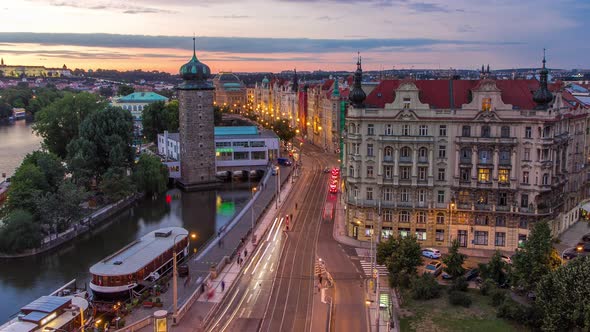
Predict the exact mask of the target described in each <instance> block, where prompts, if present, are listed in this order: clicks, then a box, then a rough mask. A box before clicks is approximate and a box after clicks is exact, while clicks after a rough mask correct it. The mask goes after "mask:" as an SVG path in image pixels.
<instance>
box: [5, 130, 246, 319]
mask: <svg viewBox="0 0 590 332" xmlns="http://www.w3.org/2000/svg"><path fill="white" fill-rule="evenodd" d="M27 133H28V136H27ZM16 146H19V148H17V147H16ZM38 147H39V139H38V138H37V137H34V136H33V135H32V134H31V131H30V128H29V127H28V126H26V125H25V124H24V123H22V124H21V123H17V124H16V125H14V126H6V127H0V167H2V168H1V169H2V172H5V171H4V169H6V172H7V173H8V174H12V172H13V171H14V169H15V168H16V167H17V166H18V165H19V164H20V162H21V161H22V157H23V156H24V155H26V154H27V153H28V152H30V151H32V150H35V149H36V148H38ZM246 188H249V187H246ZM167 195H170V196H171V197H172V200H171V202H170V204H168V203H166V195H160V196H159V197H158V198H157V199H156V200H152V199H151V198H146V199H142V200H140V201H139V202H137V204H135V205H134V206H133V207H131V208H129V209H127V210H125V211H123V212H122V213H120V214H119V215H117V216H115V217H114V218H113V219H112V221H111V222H108V223H106V224H105V225H104V226H102V227H101V228H98V229H95V230H94V231H93V232H91V233H87V234H86V235H84V236H82V237H80V238H77V239H75V240H73V241H71V242H69V243H67V244H64V245H63V246H62V247H60V248H58V249H56V250H54V251H51V252H49V253H46V254H41V255H38V256H33V257H27V258H20V259H12V260H0V264H1V267H0V297H1V298H2V301H0V325H2V323H4V322H5V321H7V320H8V319H9V317H11V316H12V315H14V314H16V313H17V312H18V311H19V310H20V308H21V307H22V306H24V305H26V304H28V303H30V302H31V301H33V300H35V299H37V298H38V297H40V296H43V295H47V294H49V293H50V292H52V291H54V290H56V289H57V288H59V287H60V286H61V285H63V284H65V283H66V282H68V281H70V280H72V279H74V278H75V279H77V280H78V286H82V285H83V284H84V283H85V282H88V279H89V273H88V269H89V268H90V266H92V265H93V264H94V263H96V262H98V261H99V260H101V259H103V258H104V257H106V256H108V255H110V254H111V253H113V252H115V251H116V250H118V249H120V248H122V247H123V246H125V245H127V244H128V243H130V242H132V241H133V240H135V239H138V238H140V237H141V236H143V235H145V234H146V233H149V232H151V231H153V230H156V229H158V228H161V227H168V226H180V227H184V228H186V229H187V230H189V231H190V232H196V233H197V235H198V238H197V240H195V241H194V242H193V243H191V246H192V247H193V248H199V247H201V246H202V245H203V244H204V243H206V242H207V241H208V240H209V238H210V237H211V236H213V235H215V234H216V233H217V230H219V229H220V228H221V227H223V225H225V224H227V223H228V222H229V221H230V220H231V218H232V217H233V216H234V215H235V214H236V213H237V212H239V211H240V210H241V209H242V208H243V207H244V206H245V204H246V203H247V201H248V199H249V198H250V191H249V190H248V189H246V190H244V189H237V188H232V187H231V185H230V184H228V185H226V186H225V187H223V188H222V189H220V190H217V191H208V192H192V193H184V192H182V191H180V190H178V189H171V190H169V191H168V192H167ZM191 250H192V249H191Z"/></svg>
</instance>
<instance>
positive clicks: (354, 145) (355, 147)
mask: <svg viewBox="0 0 590 332" xmlns="http://www.w3.org/2000/svg"><path fill="white" fill-rule="evenodd" d="M360 150H361V144H360V143H352V153H353V154H360Z"/></svg>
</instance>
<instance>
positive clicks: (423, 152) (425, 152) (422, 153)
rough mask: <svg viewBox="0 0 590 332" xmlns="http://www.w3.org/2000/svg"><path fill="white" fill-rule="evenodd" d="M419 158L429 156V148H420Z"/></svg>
mask: <svg viewBox="0 0 590 332" xmlns="http://www.w3.org/2000/svg"><path fill="white" fill-rule="evenodd" d="M418 158H420V159H425V158H428V149H426V148H420V149H419V150H418Z"/></svg>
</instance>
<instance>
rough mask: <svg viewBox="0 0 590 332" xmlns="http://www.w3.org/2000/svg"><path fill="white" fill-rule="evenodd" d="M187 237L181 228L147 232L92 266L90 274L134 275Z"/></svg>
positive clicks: (186, 233) (186, 232)
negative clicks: (175, 241) (175, 242)
mask: <svg viewBox="0 0 590 332" xmlns="http://www.w3.org/2000/svg"><path fill="white" fill-rule="evenodd" d="M187 236H188V231H187V230H186V229H184V228H182V227H166V228H161V229H158V230H156V231H153V232H149V233H147V234H146V235H144V236H142V237H141V239H139V240H136V241H134V242H132V243H130V244H129V245H127V246H126V247H124V248H122V249H121V250H119V251H117V252H116V253H114V254H112V255H110V256H109V257H107V258H105V259H103V260H102V261H100V262H98V263H96V264H94V265H93V266H92V267H91V268H90V273H92V274H93V275H98V276H122V275H128V274H132V273H135V272H137V271H139V270H141V269H142V268H143V267H144V266H146V265H148V264H149V263H150V262H151V261H152V260H154V259H155V258H156V257H158V256H160V255H161V254H163V253H164V252H166V251H167V250H168V249H170V248H172V246H174V239H176V240H177V242H179V241H181V240H182V239H184V238H185V237H187Z"/></svg>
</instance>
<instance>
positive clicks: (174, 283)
mask: <svg viewBox="0 0 590 332" xmlns="http://www.w3.org/2000/svg"><path fill="white" fill-rule="evenodd" d="M186 235H187V234H176V236H175V237H174V246H173V247H172V279H173V280H172V288H173V289H172V291H173V293H174V299H173V301H174V314H173V316H172V319H173V320H174V323H176V316H177V315H178V266H177V263H176V238H178V237H179V236H186ZM190 237H191V239H193V240H196V239H197V234H196V233H191V235H190Z"/></svg>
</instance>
